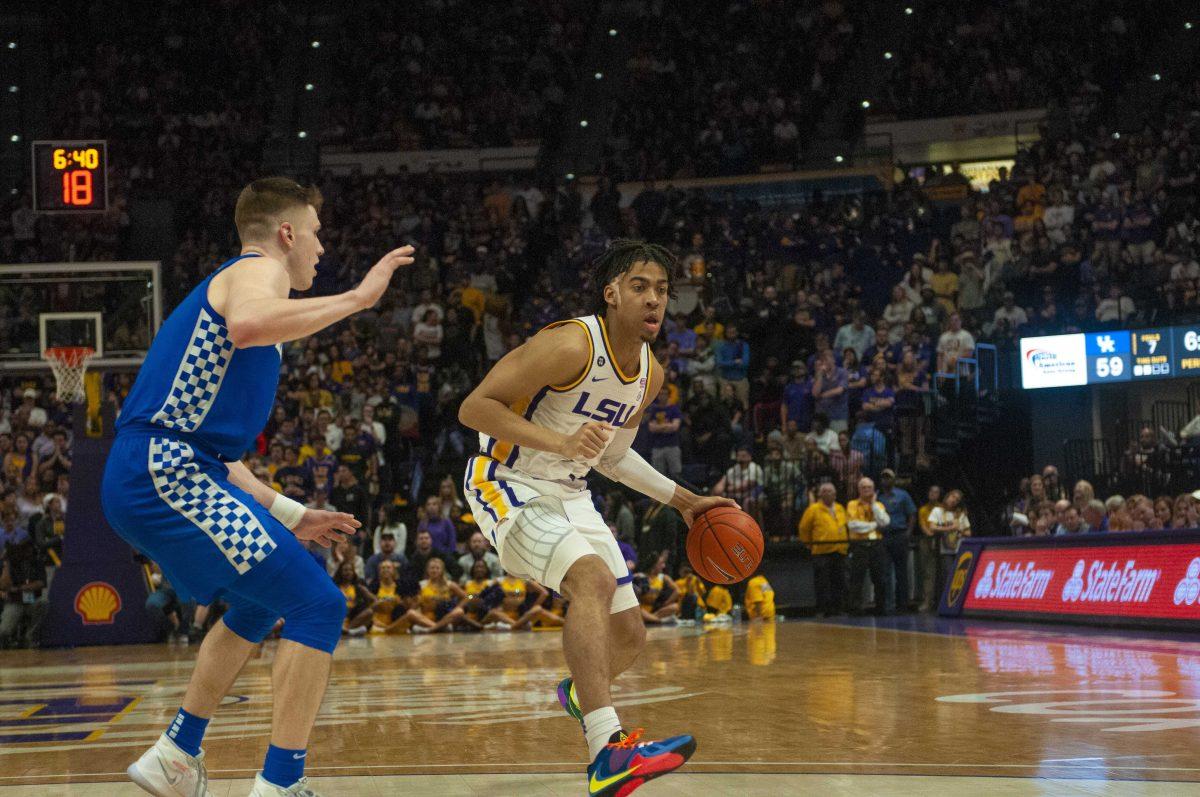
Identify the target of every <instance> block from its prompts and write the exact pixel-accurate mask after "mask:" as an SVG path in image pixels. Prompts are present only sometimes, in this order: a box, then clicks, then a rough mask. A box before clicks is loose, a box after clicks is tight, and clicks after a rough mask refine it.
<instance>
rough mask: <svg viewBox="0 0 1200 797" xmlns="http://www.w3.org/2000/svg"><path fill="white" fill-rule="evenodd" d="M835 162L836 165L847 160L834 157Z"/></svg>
mask: <svg viewBox="0 0 1200 797" xmlns="http://www.w3.org/2000/svg"><path fill="white" fill-rule="evenodd" d="M833 160H834V162H835V163H841V162H842V161H844V160H846V159H845V158H843V157H842V156H841V155H835V156H834V157H833Z"/></svg>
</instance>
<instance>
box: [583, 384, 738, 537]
mask: <svg viewBox="0 0 1200 797" xmlns="http://www.w3.org/2000/svg"><path fill="white" fill-rule="evenodd" d="M664 379H665V377H664V376H663V371H662V369H661V368H651V370H650V380H649V384H648V385H647V386H646V399H645V401H643V402H642V406H641V407H640V408H639V409H638V411H637V412H636V413H634V415H633V417H632V418H630V419H629V420H628V421H626V422H625V425H624V426H622V427H621V428H620V429H618V430H617V432H616V436H615V437H614V438H613V442H612V444H611V445H610V446H609V447H608V449H607V450H606V451H605V452H604V456H603V457H602V458H601V459H600V463H599V464H598V465H597V466H596V470H598V471H600V473H602V474H604V475H605V476H607V477H608V478H610V479H612V480H613V481H617V482H621V484H624V485H626V486H627V487H632V488H633V489H634V490H637V491H638V492H639V493H641V494H642V495H645V496H648V497H649V498H653V499H654V500H655V501H658V502H659V503H662V504H667V505H668V506H672V507H674V508H675V509H677V510H679V514H681V515H683V520H684V522H685V523H687V525H688V526H691V525H692V521H693V520H695V519H696V515H699V514H702V513H704V512H706V511H707V510H709V509H712V508H713V507H718V506H732V507H736V506H737V503H736V502H735V501H733V500H731V499H729V498H720V497H717V496H706V495H696V493H694V492H692V491H691V490H689V489H687V488H686V487H684V486H683V485H680V484H676V483H675V482H673V481H671V480H670V479H668V478H667V477H666V476H663V475H662V474H661V473H659V472H658V471H656V470H655V469H654V466H652V465H651V464H650V463H649V462H647V461H646V460H645V458H643V457H642V455H641V454H639V453H638V452H636V451H634V450H633V448H632V446H633V439H634V438H635V437H637V430H638V426H639V425H641V423H642V416H643V415H645V414H646V408H647V407H648V406H650V397H651V396H657V395H658V392H659V391H660V390H662V386H663V381H664Z"/></svg>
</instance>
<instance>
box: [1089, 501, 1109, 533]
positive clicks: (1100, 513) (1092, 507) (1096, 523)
mask: <svg viewBox="0 0 1200 797" xmlns="http://www.w3.org/2000/svg"><path fill="white" fill-rule="evenodd" d="M1083 524H1084V525H1085V526H1087V527H1088V529H1089V530H1090V531H1095V532H1101V531H1108V511H1107V510H1106V509H1105V507H1104V502H1103V501H1098V500H1096V499H1095V498H1093V499H1091V500H1090V501H1088V502H1087V505H1086V506H1084V508H1083Z"/></svg>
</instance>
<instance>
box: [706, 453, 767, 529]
mask: <svg viewBox="0 0 1200 797" xmlns="http://www.w3.org/2000/svg"><path fill="white" fill-rule="evenodd" d="M713 495H720V496H725V497H726V498H732V499H733V500H734V501H737V503H738V505H739V506H740V507H741V508H742V511H743V512H745V513H746V514H748V515H750V516H752V517H754V518H755V519H756V520H758V522H759V525H760V526H761V525H762V514H761V509H762V498H763V470H762V467H761V466H760V465H758V463H756V462H754V460H753V458H752V455H751V452H750V449H749V447H747V446H741V447H739V448H738V450H737V457H736V459H735V461H734V463H733V465H731V466H730V467H729V470H727V471H725V475H724V476H722V477H721V480H720V481H718V482H717V483H716V485H715V486H714V487H713Z"/></svg>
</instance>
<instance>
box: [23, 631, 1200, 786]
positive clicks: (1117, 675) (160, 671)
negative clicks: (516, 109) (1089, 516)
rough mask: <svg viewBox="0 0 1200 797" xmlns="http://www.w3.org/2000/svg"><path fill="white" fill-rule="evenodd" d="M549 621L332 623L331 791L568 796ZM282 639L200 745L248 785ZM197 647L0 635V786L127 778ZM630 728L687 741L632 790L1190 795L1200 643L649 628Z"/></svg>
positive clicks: (575, 765)
mask: <svg viewBox="0 0 1200 797" xmlns="http://www.w3.org/2000/svg"><path fill="white" fill-rule="evenodd" d="M560 639H561V637H560V635H559V634H558V633H555V632H535V633H523V634H486V635H478V634H475V635H468V634H455V635H446V636H432V637H431V636H425V637H407V636H406V637H368V638H364V639H355V640H349V641H347V642H344V643H343V644H342V645H341V646H340V647H339V648H338V651H337V654H336V656H335V667H334V675H333V680H332V683H331V686H330V690H329V694H328V696H327V698H326V700H325V703H324V705H323V707H322V711H321V715H320V717H319V719H318V725H317V728H316V731H315V733H314V736H313V740H312V743H311V745H310V749H311V752H310V755H309V766H308V771H309V774H310V775H312V776H313V777H314V780H315V782H316V784H317V786H318V787H319V788H321V789H323V791H324V792H325V793H326V794H327V795H329V796H330V797H335V796H336V795H359V794H362V795H385V794H387V795H391V794H406V795H407V794H442V795H482V794H489V795H506V794H513V795H526V794H529V795H577V794H583V793H585V787H584V781H583V775H582V773H583V769H584V767H585V761H584V758H585V755H586V752H585V748H584V745H583V741H582V737H581V734H580V733H579V728H578V725H577V724H576V723H574V722H573V721H572V720H571V719H570V718H568V717H567V716H566V715H565V714H564V713H562V711H561V709H560V708H559V706H558V703H557V701H556V699H555V697H554V686H555V684H556V683H557V681H558V679H559V678H560V677H561V674H562V672H563V665H562V654H561V650H560ZM272 654H273V645H272V644H268V645H267V647H266V649H265V651H264V654H263V656H262V657H261V658H260V659H257V660H254V661H252V662H251V663H250V664H249V665H248V666H247V668H246V671H245V672H244V673H243V674H242V677H241V678H240V679H239V680H238V682H237V684H236V685H235V687H234V694H233V695H231V696H230V697H229V698H228V699H227V705H226V706H224V707H223V708H222V710H221V711H220V712H218V714H217V716H216V718H215V719H214V720H213V723H212V724H211V725H210V727H209V732H208V735H207V737H206V741H205V748H206V750H207V753H208V762H209V766H210V774H211V775H212V777H213V778H214V781H213V782H212V784H211V785H212V787H213V793H214V794H215V795H220V796H221V797H223V796H224V795H241V794H246V793H248V791H249V787H248V781H246V780H245V779H246V778H248V777H252V776H253V773H254V771H255V770H256V769H257V768H258V766H259V764H260V761H261V757H262V753H263V750H264V749H265V746H266V743H267V734H268V729H269V722H270V705H269V702H268V696H269V673H270V660H271V656H272ZM194 655H195V648H187V647H185V646H168V645H160V646H142V647H121V648H87V649H79V650H74V651H10V652H5V653H0V797H13V796H15V795H44V794H70V795H88V796H89V797H99V796H100V795H131V797H132V796H133V795H137V794H140V793H141V792H139V791H138V790H137V789H136V788H135V787H133V786H131V785H129V784H128V783H126V782H125V781H124V779H123V772H124V769H125V767H126V766H127V765H128V763H129V762H130V760H132V759H133V758H135V757H136V756H137V755H139V754H140V753H141V752H142V750H143V749H144V748H145V747H147V746H148V745H149V744H151V743H152V742H153V740H154V738H155V737H156V736H157V735H158V734H159V733H160V732H161V731H162V729H163V728H164V727H165V725H166V723H167V721H168V720H169V719H170V717H171V716H173V714H174V711H175V709H176V707H177V706H178V705H179V702H180V698H181V695H182V692H183V689H184V685H185V684H186V680H187V675H188V673H189V670H190V666H191V660H192V658H193V657H194ZM616 703H617V706H618V710H619V712H620V714H621V716H622V718H623V719H624V721H625V723H626V725H627V726H645V727H646V728H647V731H648V733H649V734H651V735H653V734H664V735H665V734H673V733H678V732H688V733H692V734H694V735H695V736H696V738H697V740H698V742H699V749H698V751H697V753H696V756H695V758H694V759H693V760H692V762H691V763H689V765H688V766H687V767H686V768H685V769H684V770H683V771H681V772H680V773H678V774H675V775H671V776H668V777H666V778H663V779H661V780H659V781H655V782H654V783H651V784H649V785H647V786H645V787H644V788H643V789H642V790H641V791H640V792H639V795H640V794H645V795H647V797H653V795H656V794H657V795H685V794H688V795H694V794H737V795H739V797H746V796H748V795H777V794H815V795H825V794H832V795H838V794H846V795H851V794H853V795H856V796H858V795H862V794H872V795H912V794H920V795H927V796H936V795H950V794H954V795H961V794H963V793H964V792H966V791H968V790H974V792H976V793H979V794H987V795H991V794H999V795H1025V794H1047V795H1058V794H1068V795H1098V794H1139V795H1168V794H1169V795H1175V794H1185V793H1186V794H1195V793H1200V786H1198V785H1197V782H1200V750H1198V749H1197V745H1196V743H1195V741H1196V738H1197V728H1200V641H1187V640H1186V639H1177V638H1174V637H1170V636H1168V635H1154V634H1132V633H1116V632H1103V633H1098V632H1095V631H1085V630H1080V629H1068V628H1064V627H1055V626H1018V625H1004V624H996V623H984V622H977V621H955V622H947V621H938V620H931V619H928V618H915V619H914V618H898V619H897V620H894V621H891V622H889V623H886V624H885V623H884V622H883V621H880V622H878V623H877V622H874V621H870V620H867V621H858V622H845V623H832V622H831V623H825V622H788V623H781V624H772V625H761V624H745V625H735V626H732V627H729V626H726V627H723V628H715V629H710V630H707V631H705V630H702V629H694V628H693V629H681V628H680V629H675V628H667V629H655V630H652V631H651V633H650V641H649V643H648V645H647V649H646V652H645V654H644V655H643V657H642V659H641V660H640V661H639V662H638V664H637V665H635V667H634V668H633V669H632V670H631V671H630V672H629V673H627V674H626V675H625V676H623V677H622V678H621V680H620V681H619V682H618V691H617V693H616Z"/></svg>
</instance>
